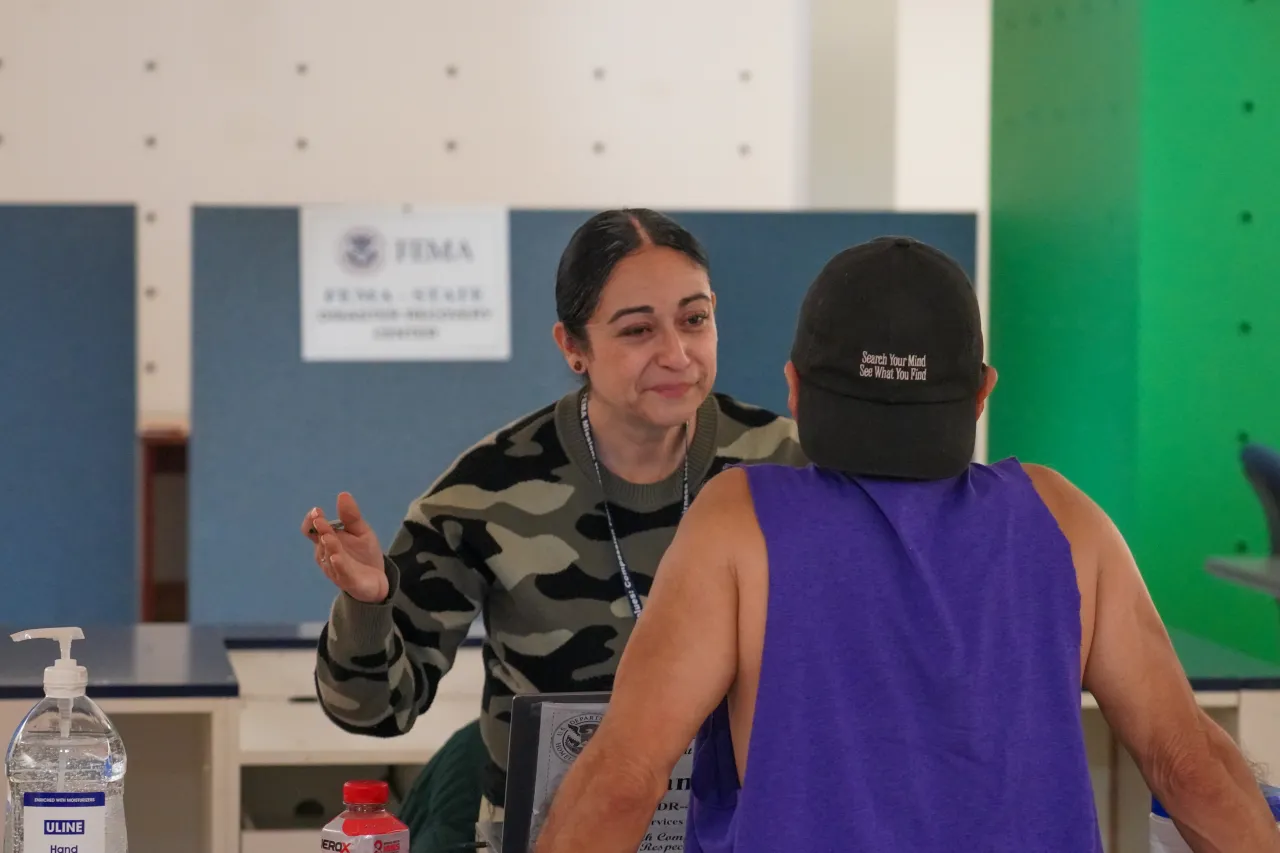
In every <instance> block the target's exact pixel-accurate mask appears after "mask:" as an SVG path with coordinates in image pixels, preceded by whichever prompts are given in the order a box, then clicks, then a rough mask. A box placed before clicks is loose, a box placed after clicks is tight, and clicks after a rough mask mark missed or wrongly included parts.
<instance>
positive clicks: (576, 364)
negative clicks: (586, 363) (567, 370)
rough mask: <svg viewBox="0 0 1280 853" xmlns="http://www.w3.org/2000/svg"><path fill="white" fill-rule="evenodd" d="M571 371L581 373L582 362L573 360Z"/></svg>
mask: <svg viewBox="0 0 1280 853" xmlns="http://www.w3.org/2000/svg"><path fill="white" fill-rule="evenodd" d="M573 372H574V373H581V372H582V362H580V361H575V362H574V363H573Z"/></svg>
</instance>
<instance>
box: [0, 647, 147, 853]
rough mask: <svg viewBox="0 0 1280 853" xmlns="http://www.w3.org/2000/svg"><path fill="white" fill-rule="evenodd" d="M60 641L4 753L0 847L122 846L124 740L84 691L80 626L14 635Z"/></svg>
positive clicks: (69, 851) (66, 852)
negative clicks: (76, 654) (4, 818)
mask: <svg viewBox="0 0 1280 853" xmlns="http://www.w3.org/2000/svg"><path fill="white" fill-rule="evenodd" d="M12 637H13V640H14V641H15V642H21V641H23V640H35V639H47V640H57V641H58V642H59V644H60V645H61V647H62V657H61V658H60V659H59V660H57V661H56V662H55V663H54V664H53V666H50V667H48V668H46V669H45V671H44V696H45V698H43V699H41V700H40V701H39V702H37V703H36V705H35V707H34V708H32V709H31V711H30V712H28V714H27V716H26V718H24V719H23V721H22V724H21V725H19V726H18V730H17V731H16V732H14V735H13V740H12V741H10V742H9V751H8V753H6V755H5V764H4V768H5V776H6V778H7V779H8V782H9V801H8V803H7V811H8V818H9V819H8V822H7V828H6V830H5V836H4V853H126V851H127V850H128V849H129V843H128V838H127V835H126V832H125V821H124V772H125V752H124V743H123V742H121V740H120V735H119V734H118V733H117V732H116V729H115V726H113V725H112V724H111V721H110V720H108V719H107V715H106V714H104V713H102V709H101V708H99V707H98V705H97V704H96V703H95V702H94V701H93V700H92V699H90V698H89V697H87V696H85V686H86V685H87V684H88V682H89V673H88V671H87V670H86V669H85V668H84V667H83V666H78V665H77V664H76V662H75V660H74V659H73V658H72V657H71V641H72V640H83V639H84V633H83V632H82V631H81V630H80V629H79V628H44V629H41V630H36V631H21V632H19V633H17V634H13V635H12Z"/></svg>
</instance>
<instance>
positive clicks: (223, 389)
mask: <svg viewBox="0 0 1280 853" xmlns="http://www.w3.org/2000/svg"><path fill="white" fill-rule="evenodd" d="M590 215H591V211H513V212H512V213H511V221H510V240H511V251H510V263H511V316H512V318H513V321H512V322H513V327H512V352H513V358H512V359H511V360H510V361H508V362H498V363H492V362H472V363H439V362H429V363H428V362H420V363H405V362H384V363H369V362H360V363H305V362H303V361H302V359H301V341H300V334H301V332H300V328H301V317H300V286H299V242H298V240H299V236H298V224H299V213H298V211H297V210H296V209H294V208H288V209H262V208H254V209H245V208H198V209H197V210H196V211H195V217H194V227H195V235H194V241H195V249H194V251H195V259H194V279H193V286H194V294H193V306H194V307H193V312H194V316H193V323H192V333H193V347H194V351H193V369H194V376H193V389H192V395H193V399H192V437H191V449H190V453H191V455H190V465H191V474H190V482H191V495H190V512H191V529H190V563H189V569H188V571H189V576H190V608H189V613H190V618H191V621H193V622H241V623H243V622H280V621H294V620H299V621H306V620H316V619H323V618H325V617H326V616H327V614H328V607H329V604H330V602H331V600H332V598H333V594H334V590H333V587H332V585H331V584H330V583H329V581H328V580H327V579H326V578H325V577H324V576H323V575H322V574H321V573H320V571H319V570H318V569H317V568H316V567H315V565H314V563H313V562H312V559H311V546H310V544H309V543H307V542H306V540H304V539H303V538H302V536H301V534H300V532H299V526H300V524H301V521H302V516H303V514H304V513H305V512H306V510H307V509H308V508H310V507H311V506H313V505H317V504H318V505H320V506H322V507H324V508H325V509H326V511H328V512H330V513H332V512H333V503H334V498H335V496H336V495H337V493H338V492H339V491H340V490H343V489H346V490H349V491H351V492H352V493H353V494H354V495H355V496H356V498H357V499H358V500H359V501H360V504H361V507H362V509H363V510H364V512H365V514H366V516H367V517H368V518H369V519H370V521H371V523H373V524H374V527H375V528H376V529H377V531H378V534H379V536H380V537H381V538H382V540H383V543H384V545H385V544H386V543H388V542H389V541H390V537H391V536H392V535H393V534H394V532H395V530H396V528H397V527H398V525H399V523H400V519H401V517H402V516H403V514H404V512H405V510H406V509H407V508H408V506H409V504H410V503H411V502H412V501H413V500H414V498H416V497H417V496H418V495H420V494H421V493H422V492H423V491H425V489H426V488H427V487H428V486H429V485H430V484H431V482H432V481H433V480H435V478H436V477H437V476H439V474H440V473H441V472H442V471H443V470H444V469H445V468H446V467H447V466H448V465H449V464H450V463H451V462H452V461H453V459H454V458H455V457H456V456H457V455H458V454H459V453H460V452H461V451H463V450H465V449H466V448H467V447H469V446H470V445H471V444H474V443H475V442H476V441H478V440H479V439H481V438H482V437H484V436H485V435H487V434H488V433H490V432H492V431H493V430H494V429H497V428H498V427H500V426H502V425H503V424H505V423H508V422H510V421H511V420H514V419H515V418H517V417H520V416H521V415H523V414H525V413H527V412H529V411H531V410H533V409H535V408H537V407H539V406H542V405H545V404H546V403H548V402H550V401H552V400H554V399H556V398H557V397H558V396H560V395H561V394H563V393H565V392H566V391H568V390H569V389H570V388H571V387H573V377H572V376H571V374H570V373H569V372H568V370H567V368H566V367H565V365H564V361H563V359H562V358H561V357H560V354H559V352H558V351H557V349H556V347H555V344H554V342H553V341H552V339H551V327H552V325H553V324H554V323H555V319H556V318H555V300H554V282H555V269H556V264H557V262H558V261H559V257H560V252H561V251H562V250H563V248H564V246H565V244H566V243H567V242H568V239H569V236H570V235H571V234H572V233H573V230H574V229H575V228H577V227H578V225H579V224H581V223H582V221H583V220H585V219H586V218H587V217H588V216H590ZM677 218H678V219H679V220H680V221H681V222H682V223H684V224H685V225H686V226H688V227H689V228H690V229H691V230H692V231H693V232H694V233H695V234H697V235H698V237H699V238H700V239H701V240H702V241H703V242H704V244H705V245H706V248H707V251H708V253H709V255H710V258H711V267H712V270H711V274H712V284H713V287H714V288H715V290H716V292H717V296H718V304H717V323H718V325H719V332H720V355H719V364H720V367H719V380H718V382H717V387H718V388H720V389H721V390H724V391H726V392H728V393H730V394H733V395H735V396H738V397H740V398H742V399H744V400H746V401H748V402H753V403H757V404H759V405H764V406H769V407H771V408H774V409H777V410H779V411H782V410H783V409H784V407H785V404H786V390H785V385H784V380H783V378H782V366H783V364H784V363H785V362H786V358H787V353H788V350H789V348H790V344H791V337H792V334H793V332H794V330H795V317H796V311H797V309H798V307H799V303H800V299H801V297H802V296H803V294H804V291H805V289H806V287H808V284H809V282H810V281H811V280H812V278H813V276H814V274H815V273H816V272H817V271H818V270H819V269H820V268H821V266H822V265H823V264H824V263H825V262H826V261H827V259H828V258H829V257H830V256H831V255H833V254H835V253H836V252H837V251H839V250H840V249H842V248H844V247H846V246H848V245H850V244H852V243H856V242H859V241H861V240H864V239H867V238H870V237H873V236H876V235H880V234H910V235H913V236H916V237H919V238H921V239H923V240H926V241H928V242H931V243H933V244H934V245H937V246H939V247H940V248H942V249H944V250H946V251H947V252H949V253H951V254H952V255H953V256H954V257H955V258H956V259H957V260H958V261H959V262H960V263H961V264H962V265H964V266H965V268H966V269H968V270H969V271H970V273H971V274H972V271H973V269H974V262H975V252H976V220H975V218H974V216H972V215H969V214H939V215H924V214H921V215H914V214H862V213H714V212H689V213H680V214H678V216H677Z"/></svg>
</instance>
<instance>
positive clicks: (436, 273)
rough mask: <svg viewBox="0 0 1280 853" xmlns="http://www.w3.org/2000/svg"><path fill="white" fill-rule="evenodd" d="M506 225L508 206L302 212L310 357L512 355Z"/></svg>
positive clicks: (305, 354)
mask: <svg viewBox="0 0 1280 853" xmlns="http://www.w3.org/2000/svg"><path fill="white" fill-rule="evenodd" d="M507 223H508V214H507V210H506V209H505V208H469V207H463V208H440V207H431V208H411V209H402V208H400V207H394V206H388V207H374V208H370V207H364V206H360V207H350V206H344V205H316V206H309V207H304V208H303V209H302V215H301V234H300V238H301V239H300V241H299V244H300V250H301V258H300V266H301V273H302V275H301V315H302V358H303V360H304V361H505V360H508V359H510V357H511V317H510V302H511V297H510V271H509V247H508V225H507Z"/></svg>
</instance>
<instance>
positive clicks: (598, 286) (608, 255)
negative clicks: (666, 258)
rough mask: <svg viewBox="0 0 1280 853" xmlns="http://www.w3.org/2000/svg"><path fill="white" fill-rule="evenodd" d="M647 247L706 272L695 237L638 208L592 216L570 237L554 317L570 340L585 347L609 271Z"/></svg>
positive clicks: (558, 276) (562, 261)
mask: <svg viewBox="0 0 1280 853" xmlns="http://www.w3.org/2000/svg"><path fill="white" fill-rule="evenodd" d="M649 245H651V246H662V247H664V248H667V249H675V250H676V251H677V252H679V253H680V254H682V255H684V256H685V257H687V258H688V259H689V260H691V261H693V262H694V263H695V264H697V265H698V266H700V267H702V269H704V270H707V271H710V267H709V265H708V263H707V253H706V252H705V251H704V250H703V248H702V245H701V244H700V243H699V242H698V240H697V238H695V237H694V236H693V235H692V234H690V233H689V232H688V231H686V230H685V229H684V228H682V227H681V226H680V225H678V224H676V222H675V221H674V220H672V219H671V218H670V217H668V216H664V215H663V214H661V213H658V212H657V211H655V210H649V209H648V208H643V207H636V208H623V209H621V210H606V211H603V212H601V213H597V214H596V215H595V216H593V217H591V218H590V219H588V220H587V221H586V222H584V223H583V224H582V225H581V226H580V227H579V228H578V230H577V231H575V232H573V236H572V237H570V238H569V245H568V246H566V247H565V249H564V253H563V254H562V255H561V256H560V266H559V268H558V269H557V270H556V316H557V317H558V318H559V320H560V322H561V323H563V324H564V327H565V331H567V332H568V333H569V336H570V337H572V338H573V339H574V340H576V341H578V342H579V343H582V344H585V343H586V340H587V328H586V326H587V320H589V319H590V318H591V315H592V314H594V313H595V310H596V306H597V305H599V304H600V293H601V291H603V290H604V284H605V282H606V281H608V280H609V276H610V275H611V274H612V273H613V268H614V267H616V266H617V265H618V262H619V261H621V260H622V259H623V258H625V257H626V256H627V255H630V254H631V253H632V252H634V251H636V250H637V249H640V248H642V247H644V246H649Z"/></svg>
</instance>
